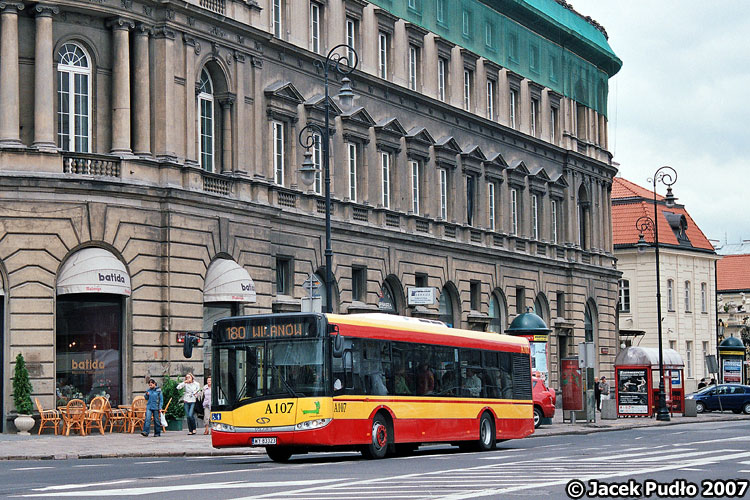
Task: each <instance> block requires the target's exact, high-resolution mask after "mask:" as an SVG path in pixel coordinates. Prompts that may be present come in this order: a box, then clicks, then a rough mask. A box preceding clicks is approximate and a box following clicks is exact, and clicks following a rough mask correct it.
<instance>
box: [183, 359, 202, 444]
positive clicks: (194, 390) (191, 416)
mask: <svg viewBox="0 0 750 500" xmlns="http://www.w3.org/2000/svg"><path fill="white" fill-rule="evenodd" d="M182 388H185V395H184V396H183V397H182V401H183V403H184V404H185V416H186V417H187V423H188V434H195V429H196V427H198V424H197V423H196V422H195V400H196V399H197V397H198V393H200V392H201V386H200V384H199V383H198V382H196V381H195V379H194V378H193V374H192V373H188V374H187V375H185V379H184V380H183V381H182V382H180V383H179V384H178V385H177V390H180V389H182Z"/></svg>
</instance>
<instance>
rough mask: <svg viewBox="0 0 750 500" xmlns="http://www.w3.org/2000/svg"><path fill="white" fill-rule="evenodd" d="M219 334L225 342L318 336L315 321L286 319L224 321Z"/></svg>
mask: <svg viewBox="0 0 750 500" xmlns="http://www.w3.org/2000/svg"><path fill="white" fill-rule="evenodd" d="M219 336H220V339H221V341H223V342H227V341H228V342H232V341H243V340H281V339H298V338H309V337H316V336H317V335H316V328H315V322H313V321H285V322H278V323H269V322H263V323H256V324H253V323H252V322H249V321H242V322H237V323H222V324H221V328H220V330H219Z"/></svg>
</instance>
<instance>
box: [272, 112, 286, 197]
mask: <svg viewBox="0 0 750 500" xmlns="http://www.w3.org/2000/svg"><path fill="white" fill-rule="evenodd" d="M284 163H285V158H284V124H283V123H281V122H273V172H274V182H275V183H276V184H278V185H280V186H283V185H284V167H285V165H284Z"/></svg>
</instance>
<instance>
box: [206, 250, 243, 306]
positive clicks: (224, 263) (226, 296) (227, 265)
mask: <svg viewBox="0 0 750 500" xmlns="http://www.w3.org/2000/svg"><path fill="white" fill-rule="evenodd" d="M203 302H255V283H253V280H252V279H251V278H250V274H248V272H247V271H246V270H245V269H244V268H243V267H242V266H240V265H239V264H237V263H236V262H235V261H233V260H229V259H218V260H215V261H214V262H213V263H212V264H211V265H210V266H208V272H206V284H205V286H204V287H203Z"/></svg>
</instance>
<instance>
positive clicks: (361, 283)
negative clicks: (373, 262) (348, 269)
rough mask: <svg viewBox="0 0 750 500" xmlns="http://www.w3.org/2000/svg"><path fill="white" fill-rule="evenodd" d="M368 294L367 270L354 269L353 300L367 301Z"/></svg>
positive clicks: (361, 268) (362, 268) (363, 268)
mask: <svg viewBox="0 0 750 500" xmlns="http://www.w3.org/2000/svg"><path fill="white" fill-rule="evenodd" d="M366 293H367V268H365V267H352V300H353V301H358V302H364V301H365V295H366Z"/></svg>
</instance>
